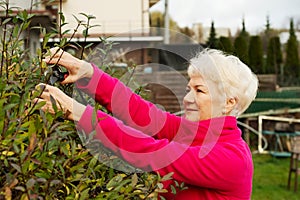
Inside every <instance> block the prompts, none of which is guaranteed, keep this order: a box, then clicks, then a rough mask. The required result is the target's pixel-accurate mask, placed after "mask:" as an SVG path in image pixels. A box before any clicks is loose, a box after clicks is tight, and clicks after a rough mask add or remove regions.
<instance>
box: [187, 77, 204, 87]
mask: <svg viewBox="0 0 300 200" xmlns="http://www.w3.org/2000/svg"><path fill="white" fill-rule="evenodd" d="M189 85H193V86H196V85H203V86H205V85H206V81H205V80H204V78H203V77H202V76H201V75H200V74H193V75H191V76H190V80H189Z"/></svg>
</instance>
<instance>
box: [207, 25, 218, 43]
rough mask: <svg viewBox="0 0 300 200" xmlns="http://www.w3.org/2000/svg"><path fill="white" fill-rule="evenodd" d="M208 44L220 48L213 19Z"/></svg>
mask: <svg viewBox="0 0 300 200" xmlns="http://www.w3.org/2000/svg"><path fill="white" fill-rule="evenodd" d="M206 45H207V46H208V47H209V48H212V49H217V48H218V39H217V34H216V30H215V26H214V22H213V21H212V22H211V27H210V33H209V38H208V41H207V43H206Z"/></svg>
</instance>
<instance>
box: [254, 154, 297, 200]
mask: <svg viewBox="0 0 300 200" xmlns="http://www.w3.org/2000/svg"><path fill="white" fill-rule="evenodd" d="M253 161H254V177H253V192H252V200H300V177H299V181H298V183H299V185H298V191H297V193H295V192H294V191H293V182H292V184H291V190H288V189H287V179H288V170H289V158H274V157H272V156H270V155H261V154H254V155H253ZM292 180H293V179H292Z"/></svg>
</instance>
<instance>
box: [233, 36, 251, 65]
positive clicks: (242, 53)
mask: <svg viewBox="0 0 300 200" xmlns="http://www.w3.org/2000/svg"><path fill="white" fill-rule="evenodd" d="M234 54H235V55H236V56H237V57H238V58H239V59H240V60H241V61H242V62H244V63H245V64H248V60H249V59H248V45H247V41H246V39H245V38H244V37H241V36H238V37H236V38H235V40H234Z"/></svg>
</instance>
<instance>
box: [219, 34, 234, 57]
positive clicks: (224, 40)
mask: <svg viewBox="0 0 300 200" xmlns="http://www.w3.org/2000/svg"><path fill="white" fill-rule="evenodd" d="M218 47H219V49H220V50H222V51H224V52H226V53H229V54H232V53H233V45H232V42H231V40H230V38H229V37H224V36H221V37H220V39H219V44H218Z"/></svg>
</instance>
